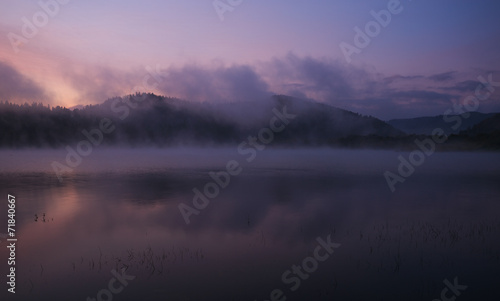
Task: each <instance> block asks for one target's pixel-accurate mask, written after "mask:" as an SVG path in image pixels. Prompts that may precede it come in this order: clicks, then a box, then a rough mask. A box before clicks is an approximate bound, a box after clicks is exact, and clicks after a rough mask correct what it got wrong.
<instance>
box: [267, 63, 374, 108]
mask: <svg viewBox="0 0 500 301" xmlns="http://www.w3.org/2000/svg"><path fill="white" fill-rule="evenodd" d="M263 70H264V71H263V72H264V73H265V75H266V78H270V81H271V82H272V86H273V88H274V89H276V90H278V91H279V92H280V93H283V94H296V95H297V94H300V95H307V96H308V97H310V98H315V99H318V100H322V101H327V102H330V103H332V104H341V103H342V102H343V101H345V100H346V99H353V98H356V97H357V94H358V93H359V91H363V90H368V89H370V88H371V86H372V85H373V83H374V78H375V77H376V76H375V75H374V74H371V73H370V72H368V71H366V70H365V69H361V68H356V67H354V66H352V65H348V64H346V63H345V62H343V61H333V60H327V59H316V58H312V57H298V56H296V55H294V54H288V55H287V56H286V57H284V58H275V59H273V60H272V61H271V63H270V64H268V65H267V66H264V67H263Z"/></svg>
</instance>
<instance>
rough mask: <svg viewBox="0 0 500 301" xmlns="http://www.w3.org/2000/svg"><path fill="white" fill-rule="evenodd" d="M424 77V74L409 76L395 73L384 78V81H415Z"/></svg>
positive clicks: (389, 82)
mask: <svg viewBox="0 0 500 301" xmlns="http://www.w3.org/2000/svg"><path fill="white" fill-rule="evenodd" d="M423 78H425V77H424V76H422V75H409V76H404V75H393V76H389V77H386V78H384V82H385V83H387V84H391V83H393V82H397V81H414V80H417V79H423Z"/></svg>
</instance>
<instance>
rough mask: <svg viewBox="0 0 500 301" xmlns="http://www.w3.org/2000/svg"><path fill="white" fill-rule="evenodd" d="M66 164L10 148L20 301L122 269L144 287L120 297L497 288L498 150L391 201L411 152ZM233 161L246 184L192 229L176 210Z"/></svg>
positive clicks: (165, 152)
mask: <svg viewBox="0 0 500 301" xmlns="http://www.w3.org/2000/svg"><path fill="white" fill-rule="evenodd" d="M65 155H66V153H65V151H63V150H21V151H9V150H3V151H1V157H2V158H8V159H7V160H4V161H2V166H1V169H0V178H1V182H2V183H3V185H2V187H1V188H0V193H1V194H3V195H7V194H8V193H10V194H12V193H15V196H16V200H17V204H18V209H17V210H18V219H17V228H18V233H17V235H18V238H19V242H18V250H17V257H18V262H19V263H18V265H19V269H18V276H17V277H18V278H17V279H18V280H17V281H18V289H19V293H18V294H17V295H16V297H17V298H19V300H54V299H57V300H59V299H68V300H71V299H75V300H85V298H87V297H91V298H95V296H96V295H97V294H98V291H99V290H100V289H103V288H106V286H107V283H108V281H109V279H111V278H112V277H113V275H112V273H111V271H112V270H115V271H120V270H121V269H126V275H132V276H134V277H135V278H134V279H133V280H130V281H128V285H127V286H126V287H125V288H124V292H125V291H126V293H121V294H118V295H116V296H115V298H117V300H138V299H174V300H202V299H203V300H221V299H230V300H269V298H270V293H271V292H272V291H273V290H280V291H281V292H282V293H283V296H286V298H287V300H304V299H310V298H314V299H317V300H332V299H333V298H335V299H337V298H338V299H342V300H349V299H350V300H362V299H366V298H369V297H370V296H377V298H379V299H381V300H382V299H383V300H396V299H403V298H406V299H410V300H426V299H428V300H432V299H433V298H437V297H439V296H436V291H438V293H439V292H440V291H441V289H442V288H441V287H442V286H443V287H444V284H443V280H444V279H448V280H449V281H453V278H455V277H458V283H459V284H460V285H462V284H464V285H467V286H468V288H467V289H466V292H467V293H468V294H470V295H471V296H474V298H477V296H488V291H489V290H490V289H492V288H493V287H494V286H495V283H497V282H498V280H499V279H498V273H497V270H498V267H499V266H500V258H499V255H500V253H499V244H500V242H498V240H497V239H495V238H496V237H498V234H499V230H500V222H499V220H498V212H499V210H500V203H499V202H498V200H499V195H500V188H499V186H498V181H499V180H500V173H499V172H498V171H499V170H500V168H499V167H500V166H499V165H500V160H498V159H499V156H500V155H499V154H498V153H487V152H485V153H460V152H442V153H435V154H433V155H432V156H430V157H428V158H427V160H426V162H425V163H424V164H423V165H422V166H419V167H417V168H416V171H415V173H414V174H413V175H412V176H410V177H408V178H407V179H406V181H405V182H404V183H400V184H398V186H397V190H396V191H395V192H394V193H392V192H391V191H390V189H389V188H388V186H387V182H386V180H385V178H384V176H383V173H384V172H385V171H386V170H393V171H395V170H396V169H397V167H398V163H399V162H398V159H397V157H398V156H399V155H403V156H407V155H408V153H404V152H403V153H401V152H395V151H369V150H337V149H266V150H263V151H261V152H259V153H257V156H256V157H255V160H253V161H252V162H246V160H245V159H246V157H247V156H242V155H241V154H239V153H238V152H237V150H236V149H233V148H216V149H214V148H206V149H201V148H175V149H157V148H155V149H144V148H142V149H130V150H121V149H97V150H94V152H93V153H92V154H91V155H89V156H88V157H85V158H84V160H83V162H82V163H81V165H80V166H78V167H77V168H75V169H74V171H73V172H72V173H68V174H65V175H64V177H63V181H62V182H60V181H59V180H58V178H57V176H56V175H55V173H54V172H53V170H51V165H50V164H51V162H53V161H54V160H59V161H63V160H64V157H65ZM231 160H235V161H237V162H239V163H240V167H241V169H242V170H241V173H240V174H239V175H237V176H234V177H231V179H230V182H229V183H228V184H227V186H226V187H224V188H221V187H220V193H219V194H218V195H217V196H216V197H215V198H213V199H211V200H210V203H209V204H208V205H207V206H206V207H205V208H204V209H202V210H200V211H199V214H197V215H196V214H193V215H191V216H190V224H189V225H187V224H186V223H185V220H184V218H183V216H182V214H181V212H180V211H179V204H181V203H185V204H186V205H190V206H194V205H193V203H192V202H193V196H194V193H193V189H195V188H198V189H199V190H201V191H203V187H204V185H206V184H207V183H210V182H214V180H213V179H212V178H211V177H210V176H209V173H210V172H220V171H223V170H225V168H226V163H227V162H228V161H231ZM193 208H194V207H193ZM43 214H44V215H43ZM35 215H36V217H35ZM0 223H6V219H5V217H4V216H1V217H0ZM328 237H330V239H331V241H333V242H335V243H338V244H340V246H339V247H337V248H336V249H335V251H334V252H333V254H331V255H330V256H329V258H328V259H327V260H325V261H323V262H318V265H317V267H316V269H315V270H314V271H313V272H311V273H306V274H308V277H307V279H301V278H300V277H298V276H296V275H295V277H296V279H295V278H294V277H293V275H294V274H292V273H290V274H287V276H288V277H285V279H286V280H287V281H288V282H286V281H283V280H282V277H283V274H284V273H286V271H287V270H290V271H293V269H292V267H293V265H298V266H300V265H301V264H302V262H303V260H304V259H305V258H307V257H309V256H311V257H313V256H314V255H313V253H314V251H315V249H316V247H317V246H318V239H320V240H321V239H322V240H324V241H327V240H328ZM4 243H5V242H3V243H2V244H4ZM34 250H36V251H34ZM322 252H323V251H322ZM325 254H328V253H325ZM6 255H7V252H6V249H5V248H2V249H1V250H0V256H2V258H4V256H6ZM0 264H1V265H2V267H3V266H5V262H3V261H2V262H1V263H0ZM303 272H304V271H303ZM297 279H300V280H299V281H300V282H299V284H298V288H296V290H295V291H292V290H291V288H293V287H294V286H295V285H297ZM360 286H361V287H364V288H365V289H363V290H360V289H359V287H360ZM193 288H196V289H193ZM1 294H2V296H4V295H5V292H4V291H2V292H1ZM464 295H465V294H464ZM40 296H43V297H40ZM463 300H471V299H468V298H467V297H465V296H464V298H463Z"/></svg>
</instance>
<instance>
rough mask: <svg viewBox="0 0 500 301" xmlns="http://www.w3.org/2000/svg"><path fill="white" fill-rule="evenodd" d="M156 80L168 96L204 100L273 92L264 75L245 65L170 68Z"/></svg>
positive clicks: (241, 98)
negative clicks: (263, 77) (262, 76)
mask: <svg viewBox="0 0 500 301" xmlns="http://www.w3.org/2000/svg"><path fill="white" fill-rule="evenodd" d="M157 83H158V84H159V85H158V89H159V90H160V91H162V92H163V93H164V94H166V95H169V96H175V97H180V98H184V99H188V100H192V101H201V102H204V101H210V102H215V103H218V102H240V101H258V100H262V99H265V98H267V97H268V96H269V95H270V94H271V93H270V92H269V87H268V85H267V83H266V82H265V81H264V80H263V79H262V78H261V76H260V75H258V74H257V73H256V72H255V71H254V70H253V68H251V67H250V66H245V65H235V66H231V67H222V66H219V67H212V68H210V67H200V66H196V65H187V66H184V67H182V68H168V69H166V70H163V71H162V72H161V78H160V80H157Z"/></svg>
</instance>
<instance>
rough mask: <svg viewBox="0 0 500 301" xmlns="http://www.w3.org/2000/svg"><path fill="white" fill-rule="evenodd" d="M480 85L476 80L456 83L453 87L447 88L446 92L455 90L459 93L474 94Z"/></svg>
mask: <svg viewBox="0 0 500 301" xmlns="http://www.w3.org/2000/svg"><path fill="white" fill-rule="evenodd" d="M479 84H480V82H478V81H476V80H466V81H461V82H458V83H456V84H455V85H454V86H452V87H447V88H445V90H454V91H458V92H464V93H465V92H473V91H475V90H476V88H477V86H478V85H479Z"/></svg>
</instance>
